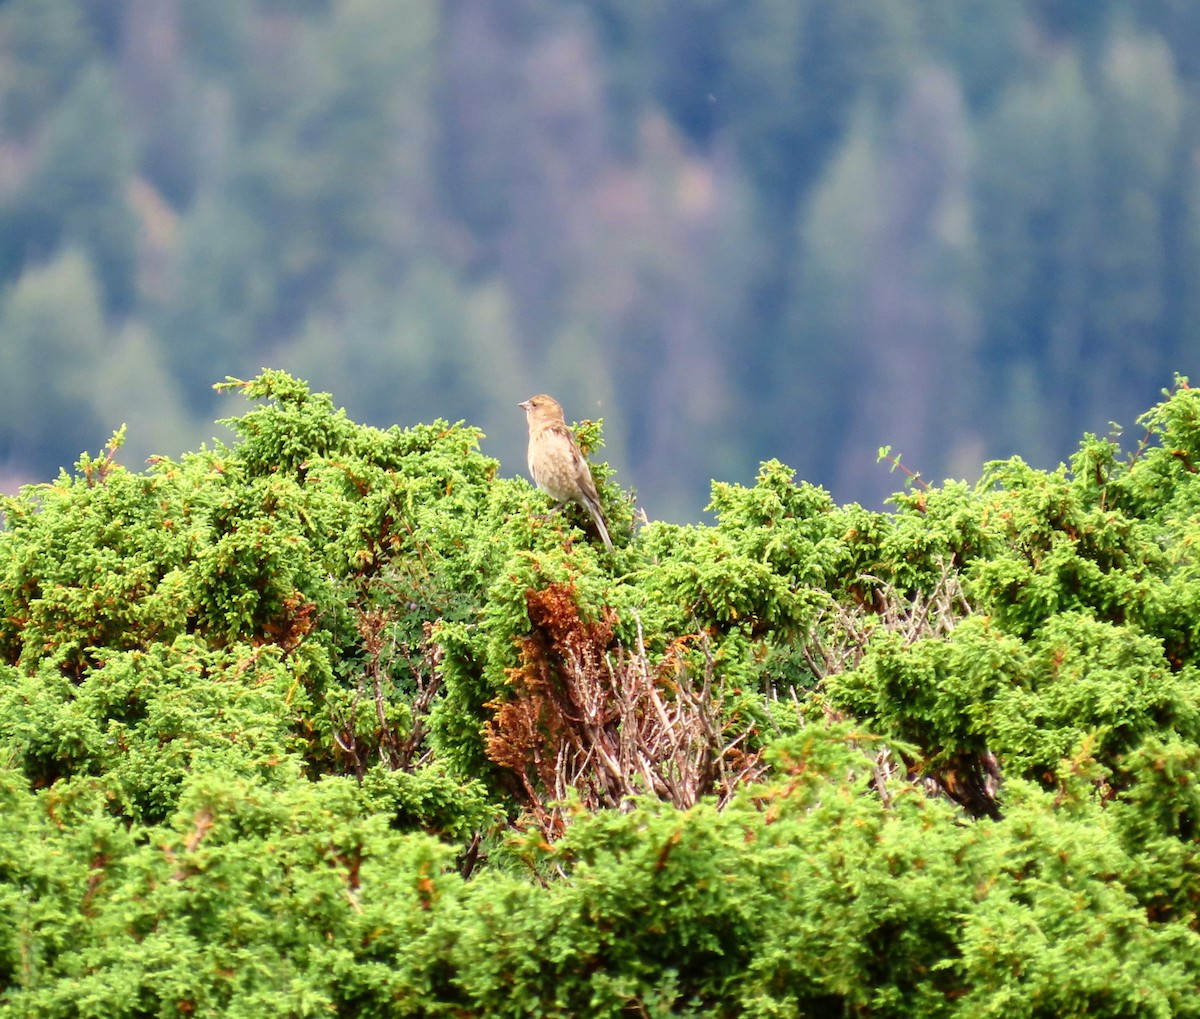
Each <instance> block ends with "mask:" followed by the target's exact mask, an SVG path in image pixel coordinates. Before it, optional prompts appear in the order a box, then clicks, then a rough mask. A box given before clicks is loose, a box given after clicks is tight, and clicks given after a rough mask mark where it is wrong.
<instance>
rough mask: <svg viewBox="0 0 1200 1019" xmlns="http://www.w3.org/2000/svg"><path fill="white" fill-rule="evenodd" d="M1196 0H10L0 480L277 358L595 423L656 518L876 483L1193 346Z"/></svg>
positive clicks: (480, 417) (963, 454)
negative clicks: (887, 469) (901, 465)
mask: <svg viewBox="0 0 1200 1019" xmlns="http://www.w3.org/2000/svg"><path fill="white" fill-rule="evenodd" d="M1198 53H1200V15H1198V14H1197V13H1196V5H1195V4H1193V3H1190V2H1187V0H1088V2H1084V0H1069V2H1068V0H837V2H836V3H834V2H830V0H703V2H701V0H658V2H653V3H647V2H645V0H520V2H515V3H509V4H505V5H497V4H495V3H489V2H486V0H453V2H451V0H304V2H290V3H281V2H280V0H211V2H203V3H178V2H176V3H155V4H149V5H147V4H146V3H145V2H144V0H143V2H137V0H53V2H47V0H6V2H5V3H3V4H0V161H2V163H0V165H2V166H3V172H4V187H3V188H2V189H0V490H4V491H8V492H12V491H15V490H16V488H17V487H18V485H17V482H18V481H29V480H37V479H41V478H44V477H48V476H52V475H53V474H54V473H55V472H56V471H57V470H58V469H59V467H61V466H64V465H69V464H71V463H73V462H74V460H75V459H76V457H77V456H78V455H79V451H80V450H82V449H89V448H93V447H94V445H95V442H96V436H97V435H107V434H109V433H110V432H111V431H113V430H115V429H117V428H118V427H120V425H121V424H122V423H123V422H127V423H128V424H129V425H130V443H129V446H128V447H127V452H128V454H129V455H130V457H131V462H132V461H133V460H135V459H141V458H142V457H144V456H146V455H149V454H150V453H164V452H166V453H177V452H179V451H182V450H183V449H190V448H195V447H196V446H197V445H198V444H199V442H200V441H202V440H207V439H208V438H209V437H210V434H211V433H210V432H209V430H208V429H209V427H210V425H209V423H210V421H211V419H212V418H213V417H215V416H220V415H221V414H223V413H225V411H224V410H223V409H221V408H220V407H214V404H213V394H212V393H211V391H210V390H209V388H208V384H209V382H210V381H211V380H212V379H213V378H221V377H224V376H225V375H237V376H243V377H244V376H247V375H249V374H252V373H255V372H257V371H258V370H259V368H260V367H261V366H262V365H263V364H270V365H273V366H277V367H282V368H285V369H289V370H291V371H292V372H294V373H295V374H298V375H301V376H302V377H304V378H308V379H312V380H313V382H314V384H315V385H316V386H317V387H318V388H320V389H326V390H330V391H333V392H336V393H338V395H339V399H340V400H342V401H344V403H345V405H346V406H347V408H348V409H349V411H350V413H351V414H353V415H354V417H355V418H356V419H357V420H362V421H369V422H374V423H387V422H393V421H401V422H406V423H411V422H414V421H427V420H433V419H434V418H435V417H439V416H443V417H452V418H460V417H461V418H466V419H469V420H471V421H474V422H476V423H478V424H479V425H480V426H481V427H482V428H484V430H485V431H486V432H487V434H488V437H489V438H488V441H489V443H490V444H493V445H490V446H489V448H488V452H489V453H491V454H492V455H494V456H496V457H498V458H499V459H500V460H501V461H502V463H503V464H504V465H505V467H506V469H507V471H508V472H509V473H513V472H515V470H516V467H517V465H518V464H520V463H521V439H522V430H521V428H520V423H519V419H518V418H517V417H516V416H515V412H514V410H513V404H515V403H517V402H518V401H519V400H523V399H525V398H527V397H528V396H529V395H531V394H532V393H535V392H543V391H545V392H551V393H553V394H555V395H556V396H557V397H559V399H560V400H561V402H562V403H563V405H564V406H566V407H567V408H568V410H569V412H570V409H571V408H575V410H574V412H573V413H574V416H579V417H582V416H597V415H599V414H600V413H601V412H603V414H604V416H605V417H606V418H607V419H608V420H609V422H610V426H609V433H608V440H609V447H608V448H609V455H610V456H611V458H612V461H613V463H614V464H617V465H619V466H620V467H621V469H622V472H623V473H624V474H625V475H626V476H628V477H629V478H630V479H633V480H634V481H635V482H636V484H637V485H638V488H639V491H640V493H641V496H642V500H641V501H642V504H643V505H644V506H645V507H646V509H647V511H648V512H649V514H650V515H651V516H652V517H653V518H656V519H668V520H676V521H689V520H694V519H697V518H698V516H699V513H700V509H701V506H702V505H703V503H704V500H705V499H706V497H707V493H708V490H709V485H710V481H711V479H712V478H714V477H717V478H722V479H730V480H739V481H743V482H746V481H749V480H750V479H751V478H752V477H753V472H754V467H755V465H756V464H757V463H758V462H759V461H760V460H762V459H765V458H766V457H767V456H778V457H779V458H780V459H781V460H783V461H784V462H786V463H788V464H789V465H791V466H793V467H794V468H796V469H797V470H798V471H799V473H800V475H801V476H802V477H805V478H808V479H810V480H814V481H818V480H819V481H821V482H822V483H823V484H824V485H825V487H826V488H828V489H829V490H830V491H832V492H834V493H835V495H837V497H838V499H839V500H840V501H845V500H851V499H852V500H857V501H860V502H862V503H863V504H864V505H870V506H872V507H873V508H878V507H879V506H882V504H883V503H882V499H883V497H884V496H886V495H887V494H888V479H887V477H886V475H885V474H884V473H883V472H881V471H879V470H878V469H877V468H876V465H875V464H874V459H873V457H874V450H875V449H877V448H878V446H879V445H880V444H881V443H885V442H888V443H892V444H894V445H895V446H896V447H897V448H898V449H900V450H901V451H903V453H904V455H905V458H906V459H907V461H908V462H909V463H910V464H912V465H913V466H914V467H916V468H919V469H920V470H921V471H922V472H923V474H924V475H925V477H926V478H929V479H940V478H943V477H947V476H952V477H967V478H974V477H977V476H978V473H979V470H980V468H981V465H982V463H983V462H984V461H985V460H987V459H991V458H994V457H997V456H1007V455H1008V454H1009V453H1010V452H1011V451H1012V450H1015V449H1016V450H1021V451H1022V453H1023V454H1024V456H1025V457H1026V459H1027V461H1028V462H1030V463H1031V464H1033V465H1035V466H1039V467H1046V466H1051V465H1053V464H1054V463H1056V462H1058V460H1060V459H1062V458H1064V457H1066V456H1067V455H1069V452H1070V450H1071V448H1072V447H1073V445H1074V443H1075V441H1076V439H1077V437H1078V436H1079V435H1080V434H1082V433H1084V432H1086V431H1091V432H1097V433H1103V432H1104V431H1105V430H1106V429H1107V427H1108V422H1109V421H1112V420H1116V421H1119V422H1123V423H1126V424H1127V423H1129V422H1130V421H1132V420H1133V418H1134V417H1135V416H1136V414H1137V413H1138V412H1140V411H1141V410H1142V409H1144V408H1145V407H1146V406H1148V405H1149V404H1150V403H1151V402H1152V401H1153V400H1154V399H1155V398H1156V396H1157V393H1158V392H1159V390H1160V389H1161V387H1162V386H1164V385H1166V384H1168V383H1169V381H1170V378H1171V373H1172V372H1173V371H1176V370H1179V371H1184V372H1187V371H1192V370H1193V369H1194V366H1195V361H1196V358H1197V354H1198V352H1200V348H1198V347H1197V342H1198V341H1197V337H1200V300H1198V297H1197V295H1198V294H1200V289H1198V288H1197V287H1196V286H1195V281H1196V279H1197V278H1200V161H1198V160H1197V159H1196V155H1195V154H1196V152H1197V151H1198V150H1200V59H1198V58H1197V56H1196V54H1198Z"/></svg>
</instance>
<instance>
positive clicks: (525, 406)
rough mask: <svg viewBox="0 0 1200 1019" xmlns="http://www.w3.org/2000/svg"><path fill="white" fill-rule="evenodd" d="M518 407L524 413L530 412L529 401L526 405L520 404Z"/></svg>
mask: <svg viewBox="0 0 1200 1019" xmlns="http://www.w3.org/2000/svg"><path fill="white" fill-rule="evenodd" d="M517 406H518V407H520V408H521V410H523V411H528V410H529V401H528V400H526V401H525V402H524V403H518V404H517Z"/></svg>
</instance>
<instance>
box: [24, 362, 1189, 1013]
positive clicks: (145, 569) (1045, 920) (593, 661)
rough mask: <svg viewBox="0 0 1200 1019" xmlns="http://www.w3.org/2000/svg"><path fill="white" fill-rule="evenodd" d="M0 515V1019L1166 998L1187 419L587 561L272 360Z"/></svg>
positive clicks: (769, 498)
mask: <svg viewBox="0 0 1200 1019" xmlns="http://www.w3.org/2000/svg"><path fill="white" fill-rule="evenodd" d="M225 388H226V389H227V390H230V391H232V392H233V393H234V394H238V395H240V396H242V397H245V398H248V399H249V400H250V401H251V405H250V406H249V407H248V408H246V407H244V406H243V408H242V413H241V414H239V415H237V416H236V417H234V418H233V419H231V420H230V421H229V427H230V432H231V435H232V436H234V438H232V439H231V441H230V442H229V443H228V444H226V443H215V444H213V445H211V446H206V447H203V448H200V449H198V450H197V451H194V452H189V453H186V454H184V455H182V456H181V457H179V458H167V457H160V458H155V460H154V461H153V462H152V463H151V464H150V465H149V466H148V467H147V468H145V469H140V470H131V469H128V468H126V467H125V466H122V464H121V463H120V460H119V457H120V452H119V451H120V446H121V442H122V440H123V436H122V435H120V434H118V435H116V436H114V438H113V441H112V442H111V443H110V445H109V446H108V447H107V448H106V449H104V450H102V451H100V452H99V453H97V454H93V455H86V456H84V457H83V458H82V459H81V460H80V461H79V463H78V464H77V465H76V468H75V469H74V470H73V471H71V472H63V473H62V474H61V475H60V476H59V477H58V478H57V479H56V480H54V481H52V482H48V483H45V484H40V485H35V486H30V487H28V488H26V489H24V490H23V491H22V492H21V493H20V494H19V495H18V496H16V497H14V498H8V499H6V500H4V502H3V513H4V522H5V526H4V529H3V530H0V811H2V814H3V818H4V824H3V825H2V826H0V915H2V916H3V917H4V918H5V922H4V923H3V924H0V1019H10V1017H11V1019H17V1017H19V1016H20V1017H25V1016H38V1017H40V1019H57V1017H61V1019H135V1017H137V1019H140V1017H148V1016H155V1017H158V1016H174V1017H180V1019H183V1017H195V1016H213V1017H216V1016H222V1017H225V1016H238V1017H243V1019H258V1017H262V1019H277V1017H279V1016H295V1017H300V1016H319V1015H320V1016H325V1015H344V1016H354V1017H360V1019H369V1017H381V1019H382V1017H397V1016H414V1017H415V1016H475V1015H487V1016H514V1017H516V1016H529V1015H535V1016H561V1017H568V1016H581V1015H588V1016H618V1015H640V1016H656V1017H666V1016H696V1017H699V1016H712V1017H718V1016H719V1017H729V1019H733V1017H747V1016H758V1017H767V1016H846V1017H865V1016H871V1017H876V1019H879V1017H888V1016H894V1017H897V1019H902V1017H903V1019H911V1017H913V1016H920V1017H939V1016H945V1017H964V1019H965V1017H971V1019H977V1017H979V1016H997V1017H1001V1016H1003V1017H1011V1016H1038V1017H1040V1016H1045V1017H1050V1016H1054V1017H1079V1019H1084V1017H1088V1019H1094V1017H1104V1016H1110V1017H1121V1019H1128V1017H1131V1016H1145V1017H1161V1019H1166V1017H1187V1016H1196V1015H1200V999H1198V998H1197V996H1196V994H1195V989H1196V986H1197V983H1198V982H1200V961H1198V960H1200V914H1198V909H1200V831H1198V830H1197V819H1198V817H1200V792H1198V790H1200V786H1198V785H1197V782H1196V774H1197V770H1198V768H1200V696H1198V694H1200V678H1198V675H1200V674H1198V671H1197V670H1198V668H1200V629H1198V627H1200V611H1198V606H1200V563H1198V561H1197V549H1200V530H1198V527H1200V525H1198V523H1197V522H1198V521H1200V391H1197V390H1193V389H1191V388H1189V386H1188V384H1187V382H1186V380H1184V379H1178V380H1177V382H1176V386H1175V387H1174V389H1173V390H1171V391H1169V392H1164V393H1163V399H1162V401H1161V402H1160V403H1159V404H1157V405H1156V406H1154V407H1153V408H1152V409H1150V410H1149V411H1148V412H1146V413H1145V414H1144V415H1143V416H1142V417H1141V419H1140V425H1141V427H1142V429H1143V431H1142V432H1141V433H1140V435H1139V439H1138V441H1136V442H1134V443H1131V444H1130V445H1129V446H1128V447H1125V448H1122V447H1120V446H1118V444H1117V443H1115V442H1114V441H1112V440H1111V439H1106V438H1098V437H1096V436H1094V435H1085V436H1084V438H1083V440H1082V442H1081V443H1080V444H1079V446H1078V448H1077V451H1076V453H1075V454H1074V456H1073V457H1072V458H1071V462H1070V465H1069V466H1064V467H1060V468H1059V469H1057V470H1053V471H1045V470H1040V469H1036V468H1034V467H1031V466H1030V465H1028V464H1027V463H1025V462H1024V461H1023V460H1021V459H1019V458H1011V459H1008V460H1004V461H997V462H993V463H991V464H989V465H988V466H987V468H986V470H985V472H984V473H983V475H982V477H981V478H980V480H979V481H978V482H977V483H976V484H973V485H968V484H965V483H961V482H948V483H946V484H944V485H941V486H929V485H927V484H924V483H921V482H919V481H918V482H915V483H913V484H912V485H910V486H909V487H908V488H907V489H906V490H905V491H904V492H902V493H900V494H898V495H897V496H896V498H895V502H894V509H893V510H892V511H891V512H887V513H882V512H876V511H871V510H868V509H865V508H863V507H861V506H859V505H856V504H839V503H837V502H836V501H835V500H834V499H833V498H832V497H831V496H830V494H829V493H828V492H826V491H825V490H824V489H822V488H819V487H816V486H813V485H811V484H808V483H805V482H797V481H796V480H795V478H794V474H793V472H792V471H791V470H790V469H789V468H788V467H785V466H784V465H783V464H781V463H780V462H778V461H768V462H765V463H763V464H762V465H761V467H760V470H759V473H758V476H757V478H756V480H755V482H754V483H753V484H752V485H749V486H745V485H741V484H736V483H729V482H720V483H715V484H714V485H713V488H712V491H711V509H712V512H713V514H714V516H715V523H713V524H711V525H707V524H692V525H678V524H670V523H664V522H652V523H637V522H636V519H635V518H636V514H635V506H634V501H633V499H632V497H631V494H630V492H629V491H628V490H627V489H626V488H624V487H623V486H622V484H621V483H620V482H621V481H622V480H623V479H622V478H621V477H620V476H619V475H614V473H613V472H612V469H611V467H610V466H609V465H608V464H606V463H604V462H603V459H602V456H601V455H600V453H599V450H600V448H601V439H602V435H601V430H600V427H599V425H598V424H597V423H594V422H587V421H585V422H581V423H579V426H578V434H579V437H580V440H581V444H582V445H583V446H584V447H585V448H586V449H587V450H588V451H589V452H590V455H591V459H592V461H593V464H594V465H595V474H596V478H597V481H598V483H599V488H600V492H601V498H602V501H603V504H604V510H605V514H606V516H607V519H608V520H609V522H610V525H611V527H610V529H611V531H612V536H613V540H614V544H615V546H616V548H615V551H614V552H613V554H612V555H609V554H608V553H606V552H605V551H604V549H603V548H602V547H601V546H600V545H599V543H597V542H595V541H593V540H589V538H588V535H587V533H586V531H585V529H584V528H585V526H586V518H585V517H584V516H582V515H581V513H580V512H578V511H576V510H573V509H572V510H569V511H567V512H564V513H549V512H548V510H549V509H550V506H549V500H548V499H547V497H546V496H544V495H543V494H541V493H539V492H537V491H536V490H535V489H533V488H532V487H531V486H530V485H529V484H528V483H527V482H526V481H524V480H512V479H508V478H505V477H503V476H501V474H500V473H499V471H498V464H497V462H496V461H495V460H494V459H492V458H490V457H487V456H484V455H483V454H482V453H481V452H480V448H479V441H480V432H479V430H478V428H476V427H473V426H470V425H467V424H464V423H461V422H460V423H458V424H451V423H448V422H446V421H444V420H432V421H431V422H430V423H428V424H420V425H415V426H412V427H409V428H399V427H395V426H393V427H390V428H388V429H386V430H382V429H378V428H374V427H370V426H366V425H361V424H358V423H356V422H355V421H353V420H352V419H351V418H350V417H349V416H348V415H347V414H346V413H345V412H344V411H342V410H339V409H337V408H336V407H335V404H334V403H333V401H332V400H331V399H330V398H329V397H328V396H325V395H322V394H318V393H313V392H311V391H310V389H309V387H308V386H307V385H305V384H303V383H301V382H299V381H297V380H296V379H294V378H293V377H291V376H289V375H287V374H284V373H283V372H280V371H270V372H265V373H263V374H262V375H260V376H259V377H257V378H255V379H252V380H249V381H237V380H230V381H229V382H228V383H227V384H226V386H225Z"/></svg>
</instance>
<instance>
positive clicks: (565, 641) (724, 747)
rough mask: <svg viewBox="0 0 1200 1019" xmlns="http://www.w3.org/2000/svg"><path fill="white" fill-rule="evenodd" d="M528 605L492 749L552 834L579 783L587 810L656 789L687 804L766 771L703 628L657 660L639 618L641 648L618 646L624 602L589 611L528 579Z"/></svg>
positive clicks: (491, 731) (492, 726)
mask: <svg viewBox="0 0 1200 1019" xmlns="http://www.w3.org/2000/svg"><path fill="white" fill-rule="evenodd" d="M526 605H527V609H528V613H529V619H530V622H531V624H532V628H531V631H530V633H529V634H528V635H527V636H526V637H524V638H522V639H521V641H520V657H521V665H520V667H518V668H515V669H511V670H509V683H510V685H511V688H512V696H511V698H509V699H507V700H504V701H498V702H493V703H492V704H491V705H490V707H492V708H493V709H494V710H495V712H496V713H495V716H494V717H493V719H492V720H491V722H490V723H489V725H488V732H487V751H488V756H489V757H490V758H491V760H492V761H494V762H495V763H497V764H499V765H501V766H502V767H504V768H507V769H509V770H510V771H511V772H512V773H513V774H514V775H515V776H516V777H517V780H518V782H519V786H520V791H521V794H522V796H523V799H524V800H525V803H526V806H527V808H528V809H529V811H530V813H531V815H532V816H533V818H534V820H535V821H536V823H537V824H538V825H539V826H540V827H541V828H542V830H543V831H544V832H545V833H546V835H547V836H552V835H554V834H556V833H558V832H559V831H560V830H561V827H562V824H563V820H564V815H563V810H562V804H563V801H565V800H566V799H567V798H568V796H569V795H571V794H572V792H573V793H574V795H575V797H576V798H577V800H578V802H579V803H580V804H581V805H582V806H583V807H585V808H587V809H589V810H596V809H599V808H604V807H608V808H613V807H617V808H620V807H622V806H624V805H626V804H628V803H629V802H630V800H631V798H632V797H634V796H638V795H643V794H647V793H650V794H653V795H655V796H658V797H660V798H661V799H663V800H666V801H668V802H670V803H673V804H675V805H676V806H680V807H689V806H691V805H692V804H694V803H695V802H696V801H697V800H699V799H700V798H701V797H702V796H707V795H715V796H716V797H717V798H718V800H719V801H722V802H723V801H724V800H726V799H727V798H728V797H729V796H730V795H731V794H732V792H733V790H734V788H735V787H736V786H737V785H738V784H739V783H741V782H744V781H748V780H753V779H755V778H757V777H759V776H760V775H761V774H762V771H763V768H764V766H763V765H762V763H761V762H760V760H759V757H758V755H757V753H755V752H748V751H746V750H744V749H743V744H744V743H745V741H746V738H747V737H748V736H750V735H751V730H750V729H749V728H748V727H747V728H745V729H742V730H741V731H730V729H729V726H728V724H727V723H726V722H725V721H724V720H723V719H722V711H721V708H722V703H721V693H720V689H719V684H718V683H717V682H716V680H715V669H714V664H713V660H712V656H711V655H710V654H708V649H707V643H706V641H705V640H704V638H703V637H702V636H691V637H686V638H681V639H679V640H677V641H676V642H675V643H674V644H672V645H671V647H670V648H669V649H668V650H667V652H666V654H664V655H663V657H662V659H661V660H660V661H659V662H658V663H657V665H654V666H652V665H651V662H650V659H649V656H648V655H647V653H646V649H645V646H644V644H643V642H642V639H641V634H640V628H639V635H638V641H637V647H636V648H634V649H633V650H630V649H628V648H625V647H622V646H620V645H619V644H617V643H616V642H615V640H614V637H613V633H614V627H615V624H616V615H615V613H614V612H612V611H611V610H606V611H605V613H604V615H603V616H602V617H601V618H600V619H598V620H595V621H592V622H588V621H586V620H584V619H583V618H581V616H580V614H579V609H578V606H577V604H576V600H575V591H574V589H573V588H572V587H571V586H569V585H551V586H550V587H547V588H546V589H544V590H541V591H534V590H530V591H528V592H527V593H526ZM693 645H696V646H698V647H699V649H700V650H701V651H702V652H703V666H702V667H701V668H700V669H699V672H700V674H699V675H694V674H693V673H694V672H696V671H697V669H696V666H695V665H694V664H693V662H694V661H695V658H696V656H695V655H694V654H689V650H690V648H691V647H692V646H693Z"/></svg>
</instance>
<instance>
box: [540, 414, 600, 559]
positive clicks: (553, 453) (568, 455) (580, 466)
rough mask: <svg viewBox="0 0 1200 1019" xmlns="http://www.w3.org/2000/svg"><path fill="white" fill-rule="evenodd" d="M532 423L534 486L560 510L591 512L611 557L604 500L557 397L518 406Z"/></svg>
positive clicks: (590, 514) (589, 513)
mask: <svg viewBox="0 0 1200 1019" xmlns="http://www.w3.org/2000/svg"><path fill="white" fill-rule="evenodd" d="M517 406H518V407H520V408H521V409H522V410H523V411H525V419H526V421H527V422H528V423H529V475H530V477H532V478H533V483H534V484H535V485H537V487H538V488H540V489H541V490H542V491H543V492H545V493H546V494H548V495H549V496H550V497H551V498H553V499H556V500H557V501H558V505H559V507H562V506H564V505H566V504H567V503H568V502H573V503H575V504H576V505H578V506H582V507H583V508H584V509H585V510H587V512H588V515H589V516H590V517H591V518H592V522H593V523H594V524H595V525H596V530H597V531H599V532H600V539H601V541H603V542H604V547H605V548H606V549H608V551H609V552H610V553H611V552H612V550H613V544H612V539H611V538H609V536H608V526H607V525H606V524H605V523H604V514H603V513H602V512H601V511H600V496H599V494H598V493H597V492H596V482H595V480H594V479H593V478H592V471H591V468H589V467H588V463H587V460H585V459H584V457H583V453H582V452H581V451H580V449H579V443H578V442H576V441H575V435H574V433H572V431H571V429H570V428H568V427H567V422H566V420H565V419H564V418H563V410H562V407H561V406H559V403H558V401H557V400H556V399H554V397H552V396H547V395H546V394H545V393H539V394H538V395H537V396H531V397H530V398H529V399H528V400H526V401H525V402H524V403H519V404H517Z"/></svg>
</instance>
